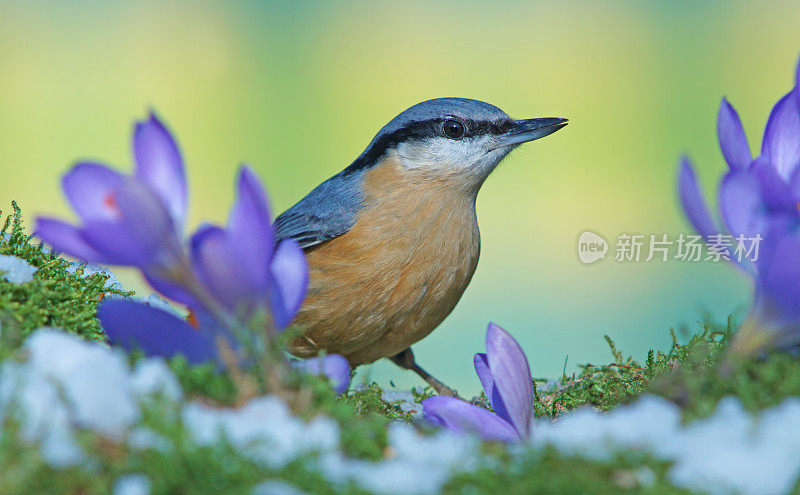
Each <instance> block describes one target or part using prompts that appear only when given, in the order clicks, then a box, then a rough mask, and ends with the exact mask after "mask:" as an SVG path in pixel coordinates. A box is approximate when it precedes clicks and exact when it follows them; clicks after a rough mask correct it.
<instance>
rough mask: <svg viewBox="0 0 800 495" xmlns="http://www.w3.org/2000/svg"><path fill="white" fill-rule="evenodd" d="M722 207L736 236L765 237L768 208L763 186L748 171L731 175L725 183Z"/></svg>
mask: <svg viewBox="0 0 800 495" xmlns="http://www.w3.org/2000/svg"><path fill="white" fill-rule="evenodd" d="M719 205H720V210H721V213H722V218H723V220H724V221H725V225H726V226H727V228H728V231H729V232H730V233H731V234H733V235H734V236H738V235H741V234H743V235H745V236H748V237H752V236H754V235H756V234H761V235H763V234H764V229H765V225H766V222H767V218H766V206H765V205H764V202H763V201H762V198H761V183H760V181H759V180H758V179H757V178H756V177H755V176H754V175H753V174H750V173H748V172H739V171H734V172H729V173H728V174H727V175H725V178H724V179H723V180H722V184H721V185H720V191H719Z"/></svg>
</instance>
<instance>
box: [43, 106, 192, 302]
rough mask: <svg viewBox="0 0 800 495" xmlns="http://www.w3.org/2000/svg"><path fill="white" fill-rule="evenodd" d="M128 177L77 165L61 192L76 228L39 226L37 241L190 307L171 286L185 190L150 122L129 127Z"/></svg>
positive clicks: (158, 129) (177, 164) (174, 158)
mask: <svg viewBox="0 0 800 495" xmlns="http://www.w3.org/2000/svg"><path fill="white" fill-rule="evenodd" d="M133 157H134V163H135V167H134V172H133V175H125V174H122V173H120V172H117V171H116V170H113V169H111V168H109V167H107V166H105V165H101V164H97V163H93V162H82V163H78V164H77V165H75V166H74V167H73V168H72V170H70V171H69V172H68V173H67V174H66V175H65V176H64V179H63V182H62V186H63V189H64V194H65V195H66V197H67V200H68V201H69V203H70V205H71V206H72V208H73V209H74V210H75V212H76V213H77V215H78V217H79V219H80V221H81V225H80V226H74V225H71V224H69V223H66V222H63V221H61V220H58V219H54V218H39V219H37V222H36V235H38V236H39V237H40V238H41V239H42V240H44V241H45V242H47V243H48V244H50V245H51V246H52V247H53V248H54V249H56V250H57V251H60V252H62V253H64V254H67V255H69V256H74V257H76V258H79V259H81V260H83V261H88V262H91V263H101V264H108V265H127V266H135V267H138V268H139V269H141V270H142V272H143V273H144V275H145V276H146V277H147V279H148V281H149V282H150V283H151V284H152V285H153V286H154V287H155V288H156V289H158V290H159V291H161V292H162V293H164V295H166V296H168V297H170V298H173V299H175V300H178V301H180V302H184V303H190V302H192V298H191V297H189V296H188V295H187V294H186V292H185V291H184V290H182V289H181V288H180V287H178V286H177V285H176V283H175V281H174V280H172V279H173V276H172V275H171V274H173V273H174V272H175V270H176V267H178V266H180V263H181V259H182V256H183V254H182V249H181V242H180V239H181V235H182V231H183V225H184V223H185V220H186V208H187V192H186V190H187V187H186V176H185V172H184V166H183V160H182V159H181V154H180V151H179V150H178V146H177V144H176V143H175V140H174V139H173V138H172V136H171V135H170V133H169V131H167V129H166V128H165V127H164V125H163V124H162V123H161V122H160V121H159V120H158V118H156V116H155V115H154V114H151V115H150V118H149V119H148V120H147V121H145V122H139V123H137V124H136V126H135V128H134V133H133Z"/></svg>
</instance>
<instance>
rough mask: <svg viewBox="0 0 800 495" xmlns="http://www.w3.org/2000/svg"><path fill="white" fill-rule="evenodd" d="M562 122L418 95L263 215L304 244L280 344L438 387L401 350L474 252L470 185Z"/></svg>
mask: <svg viewBox="0 0 800 495" xmlns="http://www.w3.org/2000/svg"><path fill="white" fill-rule="evenodd" d="M565 125H567V120H566V119H561V118H539V119H527V120H513V119H511V117H509V116H508V115H507V114H506V113H505V112H503V111H502V110H500V109H499V108H497V107H495V106H493V105H490V104H488V103H485V102H482V101H477V100H469V99H465V98H438V99H434V100H428V101H425V102H422V103H419V104H417V105H414V106H413V107H411V108H409V109H408V110H406V111H404V112H403V113H401V114H400V115H398V116H397V117H395V118H394V119H392V120H391V121H390V122H389V123H388V124H386V125H385V126H384V127H383V128H382V129H381V130H380V131H379V132H378V134H377V135H376V136H375V137H374V138H373V139H372V141H371V142H370V143H369V146H367V149H366V150H364V152H363V153H361V155H359V156H358V158H356V160H355V161H354V162H353V163H352V164H350V166H348V167H347V168H345V169H344V170H342V171H341V172H339V173H338V174H336V175H334V176H333V177H331V178H330V179H328V180H326V181H325V182H323V183H322V184H320V185H319V186H317V187H316V188H315V189H314V190H312V191H311V192H310V193H309V194H308V195H307V196H306V197H304V198H303V199H301V200H300V201H299V202H298V203H297V204H295V205H294V206H292V207H291V208H289V209H288V210H286V211H285V212H283V213H282V214H281V215H279V216H278V217H277V218H276V219H275V230H276V232H277V236H278V238H279V239H287V238H293V239H295V240H297V242H299V243H300V245H301V246H302V247H303V249H304V250H305V252H306V258H307V260H308V265H309V289H308V293H307V295H306V299H305V301H304V302H303V306H302V308H301V309H300V312H299V313H298V315H297V317H296V318H295V320H294V322H293V324H294V325H296V326H297V327H298V328H299V329H300V330H301V331H302V332H303V333H302V336H300V337H297V338H295V339H294V340H293V341H291V342H290V344H289V351H290V352H291V353H292V354H295V355H296V356H299V357H309V356H313V355H316V354H317V353H319V352H320V351H325V352H328V353H336V354H341V355H343V356H344V357H346V358H347V360H348V361H349V362H350V364H351V366H353V367H356V366H359V365H362V364H367V363H372V362H373V361H376V360H377V359H380V358H384V357H386V358H391V360H392V361H394V362H395V363H396V364H398V365H399V366H401V367H403V368H406V369H410V370H413V371H415V372H416V373H417V374H419V375H420V377H422V378H423V379H424V380H426V381H427V382H428V383H429V384H431V385H432V386H433V387H434V389H435V390H436V391H437V392H438V393H441V394H449V395H454V394H455V392H454V391H453V390H451V389H449V388H448V387H446V386H445V385H444V384H443V383H441V382H440V381H438V380H436V379H435V378H434V377H433V376H431V375H430V374H428V373H427V372H426V371H425V370H424V369H422V368H421V367H420V366H419V365H417V363H416V362H415V360H414V355H413V353H412V352H411V348H410V346H411V345H412V344H414V343H416V342H418V341H419V340H421V339H423V338H424V337H426V336H427V335H428V334H429V333H431V331H433V329H434V328H436V327H437V326H438V325H439V324H440V323H441V322H442V320H444V319H445V317H446V316H447V315H448V314H450V312H451V311H452V310H453V308H454V307H455V305H456V303H457V302H458V300H459V299H460V298H461V295H462V294H463V293H464V290H465V289H466V288H467V285H468V284H469V281H470V279H471V278H472V274H473V273H474V272H475V267H476V266H477V264H478V255H479V254H480V233H479V232H478V222H477V217H476V214H475V200H476V197H477V194H478V190H479V189H480V188H481V185H482V184H483V182H484V181H485V180H486V178H487V177H488V176H489V174H490V173H491V172H492V171H493V170H494V169H495V167H497V164H498V163H500V161H501V160H502V159H503V158H505V156H506V155H508V154H509V153H510V152H511V150H513V149H514V148H516V147H517V146H519V145H520V144H522V143H525V142H527V141H533V140H534V139H539V138H541V137H544V136H547V135H549V134H552V133H553V132H555V131H557V130H559V129H561V128H562V127H564V126H565Z"/></svg>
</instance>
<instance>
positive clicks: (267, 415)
mask: <svg viewBox="0 0 800 495" xmlns="http://www.w3.org/2000/svg"><path fill="white" fill-rule="evenodd" d="M182 416H183V423H184V426H186V427H187V428H188V430H189V431H190V432H191V433H192V435H193V437H194V438H195V440H196V441H197V442H198V443H199V444H200V445H211V444H213V443H216V442H217V441H218V440H219V439H220V438H223V437H224V438H225V439H227V440H228V441H229V442H230V443H231V444H233V445H234V446H235V447H236V448H238V449H239V450H240V451H241V452H242V453H243V454H244V455H247V456H248V457H250V458H251V459H253V460H254V461H256V462H262V463H264V464H266V465H267V466H269V467H272V468H278V467H281V466H284V465H286V464H287V463H289V462H291V461H292V460H294V459H296V458H297V457H299V456H300V455H303V454H306V453H308V452H331V451H335V450H337V449H338V446H339V426H338V424H337V423H336V422H335V421H333V420H332V419H330V418H325V417H317V418H314V419H312V420H311V421H310V422H309V423H305V422H303V421H302V420H301V419H299V418H297V417H295V416H293V415H292V414H291V413H290V412H289V409H288V408H287V407H286V404H284V403H283V402H282V401H281V400H280V399H278V398H276V397H270V396H264V397H257V398H255V399H253V400H251V401H250V402H248V403H247V404H245V405H244V406H242V407H240V408H238V409H216V408H212V407H210V406H207V405H205V404H200V403H197V402H193V403H189V404H187V405H186V406H185V407H184V409H183V415H182Z"/></svg>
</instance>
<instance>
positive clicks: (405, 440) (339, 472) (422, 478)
mask: <svg viewBox="0 0 800 495" xmlns="http://www.w3.org/2000/svg"><path fill="white" fill-rule="evenodd" d="M477 446H478V441H477V440H476V439H475V438H474V437H471V436H468V435H461V434H456V433H452V432H450V431H446V430H442V431H439V432H437V433H436V434H434V435H432V436H427V437H426V436H424V435H421V434H420V433H418V432H417V431H416V429H414V427H412V426H410V425H407V424H403V423H395V424H392V425H390V426H389V451H390V454H389V457H388V458H387V459H385V460H383V461H380V462H377V463H375V462H368V461H361V460H353V459H347V458H345V457H344V456H342V455H341V454H340V453H338V452H337V453H334V454H329V455H325V456H322V457H321V458H320V460H319V465H320V468H321V470H322V472H323V473H324V474H325V476H326V477H327V478H329V479H330V480H331V481H334V482H335V483H339V484H343V483H346V482H348V481H354V482H356V483H358V484H359V485H360V486H361V487H362V488H364V489H367V490H370V491H372V492H374V493H378V494H381V495H391V494H398V495H400V494H409V495H416V494H419V495H425V494H434V493H438V492H439V490H440V489H441V488H442V485H444V483H445V482H446V481H447V480H448V479H449V478H450V477H451V476H452V475H453V473H455V472H460V471H464V470H469V469H470V468H474V467H476V466H477V464H478V449H477Z"/></svg>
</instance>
